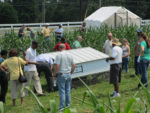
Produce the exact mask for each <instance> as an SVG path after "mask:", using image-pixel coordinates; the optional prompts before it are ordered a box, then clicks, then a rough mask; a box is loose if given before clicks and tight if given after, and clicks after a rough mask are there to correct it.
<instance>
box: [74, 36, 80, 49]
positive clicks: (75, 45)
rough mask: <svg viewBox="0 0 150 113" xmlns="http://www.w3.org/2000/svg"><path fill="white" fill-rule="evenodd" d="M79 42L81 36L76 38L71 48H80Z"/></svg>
mask: <svg viewBox="0 0 150 113" xmlns="http://www.w3.org/2000/svg"><path fill="white" fill-rule="evenodd" d="M81 42H82V36H78V38H77V40H76V41H75V42H74V43H73V45H72V48H73V49H77V48H82V46H81Z"/></svg>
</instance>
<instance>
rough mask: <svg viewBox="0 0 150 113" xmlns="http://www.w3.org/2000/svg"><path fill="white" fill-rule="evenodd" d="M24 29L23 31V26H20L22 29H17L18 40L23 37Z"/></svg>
mask: <svg viewBox="0 0 150 113" xmlns="http://www.w3.org/2000/svg"><path fill="white" fill-rule="evenodd" d="M24 29H25V25H22V27H21V28H20V29H19V32H18V37H19V38H23V37H24V35H25V32H24Z"/></svg>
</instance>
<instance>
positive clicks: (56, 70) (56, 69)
mask: <svg viewBox="0 0 150 113" xmlns="http://www.w3.org/2000/svg"><path fill="white" fill-rule="evenodd" d="M59 67H60V65H59V64H55V71H54V77H55V76H56V73H57V72H58V70H59Z"/></svg>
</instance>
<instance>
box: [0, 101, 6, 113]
mask: <svg viewBox="0 0 150 113" xmlns="http://www.w3.org/2000/svg"><path fill="white" fill-rule="evenodd" d="M0 113H5V109H4V104H3V102H0Z"/></svg>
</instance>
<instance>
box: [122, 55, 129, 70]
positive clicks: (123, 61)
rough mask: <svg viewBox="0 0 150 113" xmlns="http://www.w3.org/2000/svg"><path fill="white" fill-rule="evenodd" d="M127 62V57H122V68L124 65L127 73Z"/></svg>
mask: <svg viewBox="0 0 150 113" xmlns="http://www.w3.org/2000/svg"><path fill="white" fill-rule="evenodd" d="M128 63H129V57H125V58H122V70H123V67H125V71H126V73H128Z"/></svg>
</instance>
